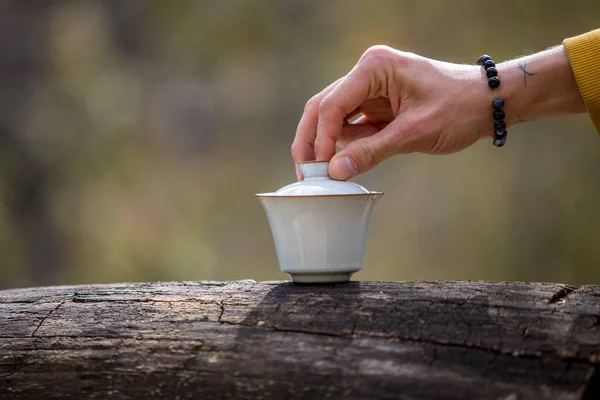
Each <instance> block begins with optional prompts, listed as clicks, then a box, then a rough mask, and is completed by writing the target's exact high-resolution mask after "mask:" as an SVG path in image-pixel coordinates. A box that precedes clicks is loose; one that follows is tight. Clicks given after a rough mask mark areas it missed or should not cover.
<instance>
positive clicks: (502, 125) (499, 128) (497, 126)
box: [494, 121, 506, 132]
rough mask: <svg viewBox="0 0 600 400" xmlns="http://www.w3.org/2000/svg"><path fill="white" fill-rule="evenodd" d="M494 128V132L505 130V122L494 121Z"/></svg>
mask: <svg viewBox="0 0 600 400" xmlns="http://www.w3.org/2000/svg"><path fill="white" fill-rule="evenodd" d="M494 130H495V131H496V132H504V131H505V130H506V122H504V121H495V122H494Z"/></svg>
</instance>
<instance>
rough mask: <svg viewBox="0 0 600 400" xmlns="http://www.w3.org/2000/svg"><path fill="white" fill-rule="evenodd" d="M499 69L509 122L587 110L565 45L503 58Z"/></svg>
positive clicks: (501, 90)
mask: <svg viewBox="0 0 600 400" xmlns="http://www.w3.org/2000/svg"><path fill="white" fill-rule="evenodd" d="M498 71H499V75H500V79H501V81H502V85H501V86H500V87H499V88H498V95H499V96H500V97H502V98H503V99H504V100H505V102H506V108H505V111H506V122H507V123H508V125H514V124H516V123H519V122H524V121H529V120H533V119H537V118H542V117H550V116H557V115H566V114H574V113H581V112H585V110H586V109H585V104H584V102H583V99H582V97H581V94H580V93H579V88H578V87H577V82H576V81H575V77H574V75H573V71H572V70H571V66H570V64H569V59H568V58H567V55H566V53H565V49H564V47H563V46H562V45H561V46H557V47H554V48H551V49H549V50H545V51H542V52H539V53H536V54H532V55H529V56H525V57H521V58H518V59H515V60H511V61H506V62H503V63H501V64H499V65H498Z"/></svg>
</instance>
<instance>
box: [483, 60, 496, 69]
mask: <svg viewBox="0 0 600 400" xmlns="http://www.w3.org/2000/svg"><path fill="white" fill-rule="evenodd" d="M495 66H496V63H495V62H494V60H492V59H489V60H486V61H485V62H484V63H483V68H484V69H486V70H487V69H488V68H492V67H495Z"/></svg>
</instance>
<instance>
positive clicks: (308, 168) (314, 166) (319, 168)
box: [298, 161, 329, 179]
mask: <svg viewBox="0 0 600 400" xmlns="http://www.w3.org/2000/svg"><path fill="white" fill-rule="evenodd" d="M298 167H300V171H302V175H304V179H310V178H329V172H328V171H329V161H307V162H299V163H298Z"/></svg>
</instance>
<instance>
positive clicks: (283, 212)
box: [256, 161, 383, 283]
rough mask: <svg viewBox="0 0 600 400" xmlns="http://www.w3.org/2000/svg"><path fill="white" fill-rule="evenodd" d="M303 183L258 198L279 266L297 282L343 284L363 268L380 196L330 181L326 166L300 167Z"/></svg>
mask: <svg viewBox="0 0 600 400" xmlns="http://www.w3.org/2000/svg"><path fill="white" fill-rule="evenodd" d="M299 167H300V169H301V170H302V174H303V175H304V180H303V181H300V182H295V183H292V184H290V185H287V186H284V187H282V188H281V189H279V190H278V191H276V192H274V193H260V194H257V195H256V196H257V197H258V199H259V200H260V202H261V204H262V206H263V208H264V209H265V212H266V213H267V217H268V219H269V225H270V226H271V232H272V233H273V240H274V242H275V249H276V252H277V258H278V260H279V266H280V268H281V270H282V271H283V272H286V273H288V274H290V275H291V276H292V280H293V281H294V282H298V283H314V282H347V281H349V280H350V277H351V276H352V274H353V273H355V272H357V271H360V269H361V268H362V260H363V253H364V250H365V243H366V238H367V231H368V228H369V221H370V219H371V213H372V211H373V207H374V206H375V203H377V201H378V200H379V199H380V198H381V196H383V193H382V192H371V191H369V190H367V189H365V188H364V187H362V186H360V185H358V184H356V183H353V182H347V181H346V182H344V181H335V180H332V179H331V178H330V177H329V174H328V172H327V171H328V167H329V163H328V162H326V161H309V162H304V163H299Z"/></svg>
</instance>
